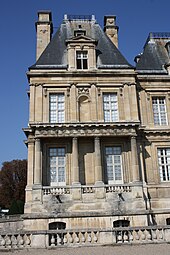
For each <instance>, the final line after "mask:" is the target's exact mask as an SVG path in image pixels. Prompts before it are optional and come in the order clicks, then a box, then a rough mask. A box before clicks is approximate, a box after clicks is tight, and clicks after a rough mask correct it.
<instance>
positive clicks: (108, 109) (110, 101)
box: [103, 93, 118, 122]
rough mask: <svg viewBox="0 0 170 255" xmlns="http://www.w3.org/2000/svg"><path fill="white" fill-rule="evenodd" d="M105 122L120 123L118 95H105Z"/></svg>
mask: <svg viewBox="0 0 170 255" xmlns="http://www.w3.org/2000/svg"><path fill="white" fill-rule="evenodd" d="M103 107H104V121H105V122H111V121H118V103H117V94H114V93H112V94H109V93H105V94H103Z"/></svg>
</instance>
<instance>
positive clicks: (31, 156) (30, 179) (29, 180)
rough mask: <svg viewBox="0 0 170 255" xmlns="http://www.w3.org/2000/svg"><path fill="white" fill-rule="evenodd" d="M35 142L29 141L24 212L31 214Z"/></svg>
mask: <svg viewBox="0 0 170 255" xmlns="http://www.w3.org/2000/svg"><path fill="white" fill-rule="evenodd" d="M34 151H35V150H34V140H33V139H31V140H30V141H28V164H27V186H26V188H25V205H24V212H25V213H30V212H31V202H32V186H33V175H34Z"/></svg>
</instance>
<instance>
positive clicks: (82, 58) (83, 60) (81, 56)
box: [76, 51, 88, 70]
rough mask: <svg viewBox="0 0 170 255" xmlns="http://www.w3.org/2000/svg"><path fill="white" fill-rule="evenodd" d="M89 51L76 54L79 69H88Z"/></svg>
mask: <svg viewBox="0 0 170 255" xmlns="http://www.w3.org/2000/svg"><path fill="white" fill-rule="evenodd" d="M87 60H88V58H87V51H77V52H76V64H77V69H83V70H84V69H87V68H88V65H87Z"/></svg>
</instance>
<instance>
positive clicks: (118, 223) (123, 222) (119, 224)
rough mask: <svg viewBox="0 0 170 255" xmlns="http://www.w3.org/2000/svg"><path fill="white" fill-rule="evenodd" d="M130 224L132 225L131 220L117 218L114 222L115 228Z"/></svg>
mask: <svg viewBox="0 0 170 255" xmlns="http://www.w3.org/2000/svg"><path fill="white" fill-rule="evenodd" d="M129 225H130V221H129V220H116V221H114V222H113V227H114V228H120V227H129Z"/></svg>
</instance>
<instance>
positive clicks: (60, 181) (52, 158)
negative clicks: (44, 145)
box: [49, 148, 65, 186]
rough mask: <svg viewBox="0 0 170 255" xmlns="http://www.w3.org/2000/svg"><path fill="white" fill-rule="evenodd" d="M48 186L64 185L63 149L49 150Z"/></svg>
mask: <svg viewBox="0 0 170 255" xmlns="http://www.w3.org/2000/svg"><path fill="white" fill-rule="evenodd" d="M49 168H50V184H51V185H52V186H54V185H65V148H49Z"/></svg>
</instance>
